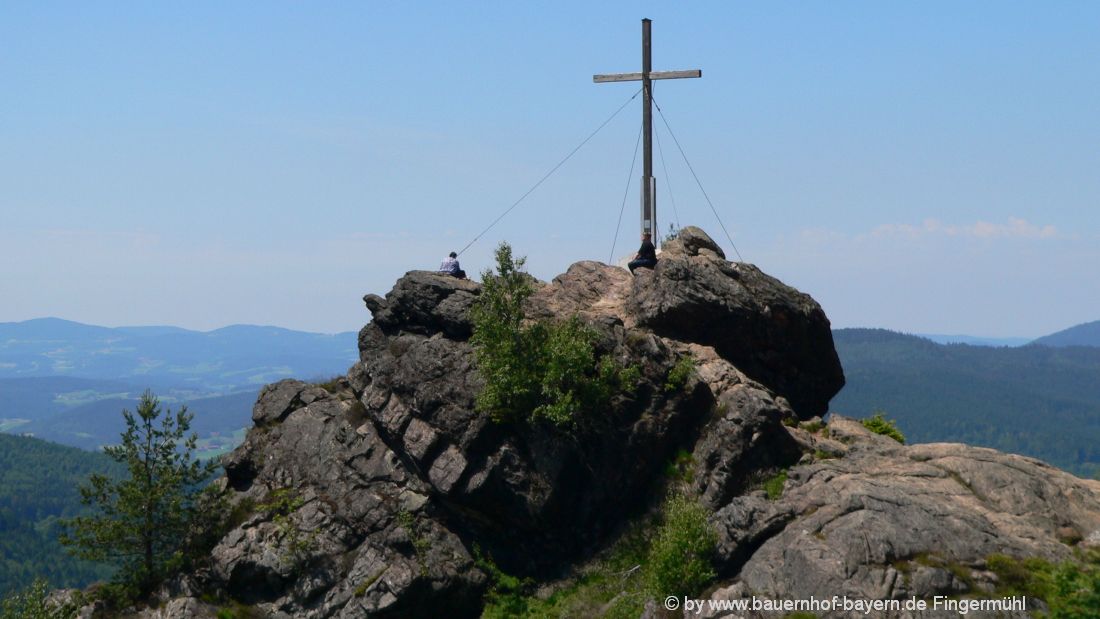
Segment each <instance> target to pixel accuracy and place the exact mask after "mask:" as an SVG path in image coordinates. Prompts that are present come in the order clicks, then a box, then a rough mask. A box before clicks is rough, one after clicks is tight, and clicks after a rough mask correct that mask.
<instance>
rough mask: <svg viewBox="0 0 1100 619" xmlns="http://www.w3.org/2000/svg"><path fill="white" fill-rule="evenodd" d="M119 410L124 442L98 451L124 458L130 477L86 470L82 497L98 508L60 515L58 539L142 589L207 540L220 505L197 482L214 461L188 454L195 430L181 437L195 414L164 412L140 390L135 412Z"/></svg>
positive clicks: (142, 592) (144, 591)
mask: <svg viewBox="0 0 1100 619" xmlns="http://www.w3.org/2000/svg"><path fill="white" fill-rule="evenodd" d="M122 415H123V417H124V418H125V419H126V431H125V432H123V433H122V443H121V444H120V445H112V446H110V447H106V448H104V452H106V453H107V455H108V456H110V457H111V458H113V459H114V460H116V461H117V462H120V463H123V464H125V465H126V467H127V469H128V476H126V477H124V478H123V479H120V480H116V479H112V478H110V477H108V476H106V475H99V474H96V475H92V476H91V477H90V478H89V484H88V485H87V486H81V488H80V494H81V501H82V502H83V503H84V504H85V505H88V506H91V507H93V508H94V509H95V510H96V511H97V512H98V513H96V514H93V515H89V516H80V517H77V518H74V519H72V520H68V521H66V522H65V523H64V524H65V525H66V527H67V529H68V530H69V534H67V535H63V536H62V537H61V542H62V543H63V544H65V545H66V546H69V547H70V552H71V553H73V554H74V555H76V556H77V557H80V558H82V559H89V560H93V561H107V562H111V563H114V564H116V565H118V566H119V573H118V577H117V580H120V581H121V583H122V584H124V585H127V586H128V587H136V590H137V591H136V592H137V593H138V594H139V595H146V594H148V593H150V592H151V591H152V590H153V588H154V587H156V586H157V585H158V584H159V583H160V582H161V581H162V580H163V579H164V578H165V577H166V576H168V575H169V574H170V573H171V572H172V571H173V570H175V569H179V568H180V567H181V566H182V565H183V564H184V563H185V561H187V560H188V559H190V558H192V557H193V554H194V552H195V550H196V549H195V547H194V546H195V544H196V543H197V542H198V541H199V540H208V539H209V538H210V535H209V532H210V529H211V528H212V527H214V526H217V522H218V516H219V512H220V511H221V509H220V507H213V506H215V504H217V503H218V499H217V497H216V492H214V490H213V488H210V487H208V488H206V489H204V488H203V483H204V482H205V481H206V480H208V479H209V478H210V476H211V474H212V473H213V472H214V468H215V464H214V463H213V462H209V461H208V462H205V463H204V462H201V461H199V460H197V459H196V458H195V457H194V451H195V444H196V440H197V436H196V435H195V434H191V435H190V436H186V435H187V432H188V430H190V428H191V419H192V418H193V415H192V414H191V413H188V412H187V407H186V406H181V407H180V409H179V411H178V412H176V413H175V414H174V415H173V414H172V412H171V410H168V411H166V412H165V413H164V414H163V417H162V411H161V407H160V401H159V400H158V399H157V398H156V396H154V395H153V394H152V392H150V391H146V392H145V393H144V394H142V396H141V401H140V402H139V404H138V406H137V410H136V414H135V413H131V412H130V411H128V410H123V411H122ZM158 419H159V420H160V424H159V427H158V424H157V421H158Z"/></svg>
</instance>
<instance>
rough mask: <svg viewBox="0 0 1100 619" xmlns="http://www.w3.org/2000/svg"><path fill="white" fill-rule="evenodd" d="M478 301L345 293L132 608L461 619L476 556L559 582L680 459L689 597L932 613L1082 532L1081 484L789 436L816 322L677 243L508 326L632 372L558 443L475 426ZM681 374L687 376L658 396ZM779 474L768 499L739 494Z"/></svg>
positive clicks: (815, 409)
mask: <svg viewBox="0 0 1100 619" xmlns="http://www.w3.org/2000/svg"><path fill="white" fill-rule="evenodd" d="M480 291H481V288H480V285H479V284H477V283H475V282H471V281H468V280H458V279H455V278H452V277H449V276H445V275H440V274H437V273H431V272H422V271H413V272H410V273H408V274H406V275H405V276H404V277H402V278H401V279H400V280H398V282H397V283H396V284H395V286H394V288H393V290H392V291H390V293H388V294H387V295H386V296H385V297H380V296H377V295H367V296H366V297H365V298H364V301H365V303H366V305H367V307H368V308H369V309H370V311H371V312H372V314H373V320H372V321H371V322H370V323H369V324H368V325H366V326H365V327H364V328H363V329H362V330H361V331H360V333H359V351H360V361H359V362H358V363H356V364H355V365H354V366H353V367H352V368H350V369H349V371H348V374H347V377H346V379H345V380H343V381H341V382H339V383H338V384H336V386H335V387H333V386H329V390H326V389H323V388H321V387H319V386H317V385H310V384H307V383H303V382H300V381H295V380H285V381H281V382H279V383H275V384H273V385H269V386H267V387H265V388H264V390H263V391H262V392H261V394H260V397H259V399H258V401H257V402H256V406H255V408H254V410H253V421H254V424H255V426H254V427H253V428H252V429H251V430H250V432H249V433H248V436H247V438H246V440H245V442H244V444H242V445H241V446H240V447H239V448H238V449H237V450H236V451H234V452H233V453H232V454H231V455H230V456H229V457H228V458H227V459H226V461H225V469H226V477H225V480H224V485H225V487H226V488H227V490H228V492H229V494H230V496H231V499H232V501H233V502H234V503H235V504H236V505H237V509H236V510H235V520H234V526H233V528H232V530H231V531H230V532H229V533H228V534H226V535H225V536H224V537H223V538H222V539H221V540H220V542H219V543H218V545H217V547H216V548H215V549H214V551H213V553H212V557H211V562H210V566H209V567H208V568H206V569H204V570H200V572H198V573H194V574H187V575H184V576H182V577H181V578H179V579H177V580H176V581H173V582H172V583H169V585H168V586H166V588H165V591H164V592H163V595H162V597H163V598H164V602H165V604H164V605H162V606H161V608H160V609H157V610H154V611H147V612H146V613H145V614H144V616H146V617H154V616H155V617H161V616H164V615H163V612H168V610H169V609H170V610H171V612H173V613H177V614H178V615H179V616H181V617H214V616H215V615H216V611H217V607H216V606H214V605H211V604H209V603H207V602H204V601H202V600H203V599H209V596H210V595H211V594H213V595H215V596H216V597H217V596H222V597H229V598H232V599H234V600H237V601H238V602H241V603H245V604H248V605H251V606H253V607H254V608H255V609H257V610H258V611H259V612H261V613H262V614H263V615H264V616H271V617H316V618H322V617H323V618H328V617H347V618H351V617H436V616H441V615H440V609H446V614H445V616H448V617H476V616H479V615H480V613H481V604H482V599H483V596H484V594H485V591H486V588H487V586H488V579H489V577H488V575H487V574H486V573H485V572H484V571H483V570H482V568H481V567H479V564H480V563H479V561H478V560H477V557H476V554H477V553H478V552H482V553H485V554H487V555H489V556H491V557H492V559H493V560H494V561H495V562H496V563H497V565H499V566H500V567H501V568H502V569H504V571H506V572H508V573H510V574H515V575H520V576H530V577H534V578H544V579H554V578H560V577H561V576H562V575H563V574H565V573H566V572H567V571H568V570H569V568H570V567H571V566H575V565H576V564H577V563H578V562H580V561H583V560H585V559H586V558H589V557H590V556H591V555H592V553H593V552H595V551H596V550H599V549H600V548H601V547H603V546H605V545H606V544H607V543H608V541H609V537H610V535H611V534H612V533H613V532H614V531H616V529H617V528H619V527H621V526H622V525H623V524H624V522H625V521H627V520H628V519H630V518H632V517H633V516H635V515H637V514H638V513H639V512H640V511H641V510H642V509H644V508H645V506H646V505H647V502H648V501H650V500H651V499H652V498H653V492H654V491H655V489H656V488H657V487H658V486H659V484H660V481H661V478H662V476H663V474H664V470H665V468H666V465H667V464H668V463H669V462H670V461H672V460H673V459H674V458H676V455H677V454H678V453H681V452H686V453H690V454H691V456H692V463H693V472H694V475H693V476H692V481H691V482H690V483H689V484H688V485H689V489H690V491H692V492H694V493H695V495H696V496H697V498H698V500H699V501H700V503H702V504H703V505H704V506H706V507H707V508H708V509H709V510H710V511H711V512H712V516H711V522H712V524H713V525H714V527H715V530H716V532H717V534H718V540H719V543H718V552H717V561H718V564H717V567H718V568H719V576H720V587H719V588H718V589H716V590H715V591H714V592H713V595H714V596H715V598H721V597H730V596H733V597H740V596H746V595H751V594H753V593H759V594H766V595H772V596H776V597H787V598H792V597H793V598H797V597H800V596H801V597H805V596H809V595H818V596H823V595H826V594H828V595H829V596H832V595H838V594H845V593H848V594H850V595H860V596H864V597H874V598H884V597H897V596H909V595H931V594H936V593H940V594H946V595H952V594H957V593H959V592H960V591H964V590H967V589H968V588H973V587H981V586H985V585H984V584H983V583H986V582H988V577H987V576H983V573H985V574H987V573H986V572H983V567H984V560H985V557H987V556H988V555H989V554H992V553H1006V554H1011V555H1015V556H1021V557H1023V556H1036V555H1037V556H1044V557H1048V558H1051V559H1059V558H1063V557H1065V556H1068V553H1069V552H1070V548H1069V546H1068V545H1067V544H1065V543H1063V542H1062V541H1059V540H1060V539H1063V540H1064V539H1068V538H1073V539H1080V540H1084V541H1082V542H1081V543H1091V542H1089V540H1095V539H1100V538H1098V537H1097V536H1100V498H1098V497H1100V487H1098V486H1100V483H1096V482H1084V481H1082V480H1079V479H1076V478H1073V477H1071V476H1069V475H1067V474H1065V473H1062V472H1060V471H1057V470H1056V469H1052V468H1050V467H1047V466H1045V465H1042V464H1041V463H1038V462H1036V461H1034V460H1029V459H1027V458H1021V457H1018V456H1009V455H1004V454H999V453H997V452H993V451H990V450H983V449H976V448H970V447H966V446H962V445H919V446H912V447H902V446H901V445H898V444H897V443H894V442H893V441H892V440H890V439H887V438H884V437H880V436H877V435H872V434H870V433H868V432H867V431H866V430H864V429H863V427H862V426H861V425H859V424H858V423H855V422H852V421H850V420H846V419H844V418H841V417H839V416H835V415H834V416H833V417H832V418H831V419H830V422H829V424H828V436H825V435H824V433H823V432H821V431H818V432H816V433H811V432H809V431H806V430H800V429H798V428H794V427H790V426H791V425H794V424H797V422H798V420H799V419H810V418H812V417H814V416H816V415H821V414H824V413H825V412H826V411H827V407H828V401H829V399H830V398H831V397H832V396H833V395H834V394H835V393H836V392H837V391H838V390H839V389H840V388H841V386H843V384H844V377H843V372H842V370H841V368H840V364H839V361H838V358H837V356H836V351H835V349H834V348H833V343H832V335H831V332H830V330H829V322H828V320H827V319H826V318H825V314H824V312H822V310H821V308H820V307H819V306H818V305H817V303H816V302H814V301H813V299H811V298H810V297H809V296H807V295H804V294H802V293H800V292H798V291H796V290H794V289H792V288H790V287H788V286H785V285H784V284H782V283H781V282H779V281H778V280H775V279H774V278H771V277H769V276H767V275H765V274H764V273H762V272H761V271H760V270H759V269H757V268H756V267H754V266H752V265H749V264H743V263H731V262H728V261H726V260H725V259H724V255H723V254H722V251H721V249H720V248H719V247H718V246H717V245H716V244H715V243H714V242H713V241H712V240H711V239H710V238H709V237H708V236H706V233H705V232H703V231H702V230H699V229H697V228H690V227H689V228H685V229H684V230H683V231H682V232H681V236H680V238H679V239H678V240H677V241H675V242H672V243H669V244H666V247H665V251H664V253H663V254H662V255H661V259H660V261H659V262H658V264H657V267H656V268H655V269H653V270H648V269H641V270H639V271H638V275H637V276H636V277H632V276H631V275H630V274H629V273H628V272H626V271H625V270H623V269H619V268H615V267H610V266H608V265H605V264H602V263H598V262H591V261H586V262H578V263H576V264H574V265H572V266H571V267H570V268H569V269H568V270H567V271H566V272H565V273H563V274H562V275H559V276H558V277H556V278H555V279H554V280H553V281H551V282H549V283H542V282H538V283H537V284H536V292H535V293H534V295H532V297H531V298H530V300H529V303H528V307H527V308H526V311H527V314H528V316H529V317H530V318H533V319H549V320H559V319H566V318H568V317H570V316H573V315H576V316H578V317H579V318H580V319H581V320H583V321H584V322H585V323H587V324H588V325H589V326H591V327H592V328H593V329H594V330H595V331H596V332H597V333H598V343H597V349H598V353H599V354H600V355H607V356H610V357H611V358H612V359H614V360H616V361H617V362H619V363H621V364H623V365H624V366H626V365H636V366H637V367H638V368H639V370H640V373H641V379H640V380H639V382H638V383H637V384H636V385H633V386H632V388H630V389H628V390H626V391H625V392H623V393H620V394H618V395H616V396H615V397H614V398H613V399H612V401H611V402H610V403H609V405H608V406H607V409H606V410H604V411H600V413H599V414H596V415H592V416H590V417H586V418H585V419H583V420H582V421H581V422H580V423H579V425H578V427H577V428H576V429H574V430H571V431H563V430H561V429H557V428H554V427H551V426H547V425H543V424H528V423H512V424H500V423H495V422H493V421H492V420H490V419H489V418H488V417H487V416H486V415H484V414H482V413H480V412H478V411H477V410H476V409H475V405H474V402H475V398H476V395H477V393H478V390H479V389H480V387H481V382H480V378H479V377H478V374H477V371H476V365H475V360H474V353H473V349H472V347H471V345H470V343H469V337H470V335H471V332H472V325H471V323H470V321H469V309H470V307H471V305H472V304H473V303H474V302H475V300H476V298H477V295H478V294H480ZM686 356H690V357H691V358H692V360H693V361H694V368H695V369H694V371H692V372H691V374H690V376H689V377H688V378H687V380H686V381H685V382H684V384H682V385H679V386H675V387H674V388H670V387H668V386H667V381H668V378H669V372H670V370H671V369H672V368H673V367H674V366H675V365H676V363H677V361H678V360H680V359H682V358H684V357H686ZM780 470H788V473H787V475H788V477H787V481H786V486H785V490H784V492H783V493H782V495H781V496H780V497H778V498H777V499H775V500H769V499H768V497H767V495H766V494H765V492H764V491H762V490H759V488H760V487H761V486H762V484H763V481H764V480H765V479H767V478H769V477H771V476H773V475H775V474H776V473H777V472H778V471H780ZM481 565H483V564H481ZM963 570H969V572H966V573H967V574H974V575H973V576H969V575H968V576H966V577H965V578H962V577H961V576H960V575H961V574H964V571H963ZM983 579H984V580H983ZM204 596H205V598H204ZM152 613H161V614H152ZM173 616H175V615H173Z"/></svg>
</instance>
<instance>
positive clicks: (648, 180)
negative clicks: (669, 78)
mask: <svg viewBox="0 0 1100 619" xmlns="http://www.w3.org/2000/svg"><path fill="white" fill-rule="evenodd" d="M652 23H653V22H651V21H650V20H648V19H643V20H642V140H643V142H642V232H643V233H645V232H648V233H650V234H652V235H653V239H654V240H656V239H657V234H656V232H657V191H656V189H657V186H656V182H655V180H654V178H653V80H652V79H650V75H649V74H650V72H651V71H652V70H653V54H652V49H651V46H650V25H651V24H652Z"/></svg>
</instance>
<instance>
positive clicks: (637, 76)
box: [592, 69, 703, 84]
mask: <svg viewBox="0 0 1100 619" xmlns="http://www.w3.org/2000/svg"><path fill="white" fill-rule="evenodd" d="M686 77H703V72H702V71H701V70H699V69H689V70H687V71H650V72H649V79H651V80H675V79H683V78H686ZM641 80H642V74H641V73H611V74H609V75H593V76H592V81H593V82H596V83H597V84H598V83H602V82H639V81H641Z"/></svg>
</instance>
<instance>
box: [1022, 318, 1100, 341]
mask: <svg viewBox="0 0 1100 619" xmlns="http://www.w3.org/2000/svg"><path fill="white" fill-rule="evenodd" d="M1033 343H1034V344H1042V345H1043V346H1100V320H1096V321H1093V322H1086V323H1084V324H1080V325H1076V326H1073V327H1070V328H1068V329H1063V330H1062V331H1059V332H1057V333H1051V334H1050V335H1046V336H1043V337H1041V338H1039V339H1037V340H1035V341H1034V342H1033Z"/></svg>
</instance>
